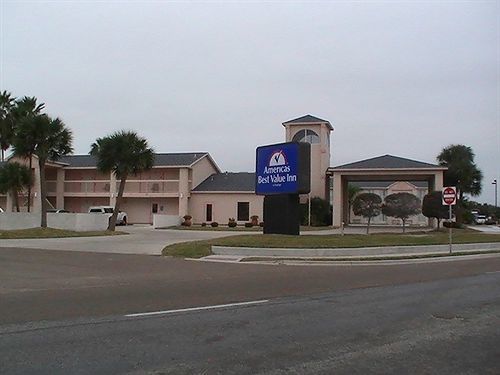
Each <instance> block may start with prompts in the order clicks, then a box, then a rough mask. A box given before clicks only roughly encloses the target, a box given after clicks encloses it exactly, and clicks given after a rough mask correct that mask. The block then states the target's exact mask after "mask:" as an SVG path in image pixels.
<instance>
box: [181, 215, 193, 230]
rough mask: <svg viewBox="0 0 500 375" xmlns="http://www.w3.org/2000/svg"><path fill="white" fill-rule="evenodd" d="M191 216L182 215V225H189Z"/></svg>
mask: <svg viewBox="0 0 500 375" xmlns="http://www.w3.org/2000/svg"><path fill="white" fill-rule="evenodd" d="M192 218H193V217H192V216H191V215H184V216H183V219H184V221H183V222H182V225H184V226H185V227H190V226H191V224H192V222H191V219H192Z"/></svg>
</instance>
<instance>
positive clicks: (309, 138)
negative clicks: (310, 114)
mask: <svg viewBox="0 0 500 375" xmlns="http://www.w3.org/2000/svg"><path fill="white" fill-rule="evenodd" d="M292 141H293V142H304V143H310V144H315V143H319V136H318V134H317V133H316V132H315V131H314V130H309V129H304V130H300V131H298V132H297V133H296V134H295V135H294V136H293V138H292Z"/></svg>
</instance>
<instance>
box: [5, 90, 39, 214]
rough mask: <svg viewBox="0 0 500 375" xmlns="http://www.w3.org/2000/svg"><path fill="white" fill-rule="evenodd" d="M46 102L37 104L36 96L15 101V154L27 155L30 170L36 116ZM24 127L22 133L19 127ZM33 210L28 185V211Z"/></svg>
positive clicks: (13, 113)
mask: <svg viewBox="0 0 500 375" xmlns="http://www.w3.org/2000/svg"><path fill="white" fill-rule="evenodd" d="M44 107H45V104H44V103H41V104H37V99H36V98H35V97H28V96H25V97H23V98H22V99H19V100H17V101H16V102H15V105H14V107H13V108H12V119H13V129H14V133H13V137H12V142H11V143H12V146H13V148H14V155H17V156H21V157H25V158H27V159H28V163H29V169H30V171H31V170H32V168H33V165H32V164H33V155H34V152H35V147H36V144H37V140H36V139H35V134H36V131H37V130H36V126H35V123H34V121H35V117H36V116H38V115H40V114H41V113H42V110H43V109H44ZM21 125H22V128H23V131H22V133H21V134H20V133H19V132H18V129H19V128H20V127H21ZM30 211H31V186H29V187H28V212H30Z"/></svg>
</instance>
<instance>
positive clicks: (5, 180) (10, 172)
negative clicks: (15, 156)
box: [0, 162, 33, 212]
mask: <svg viewBox="0 0 500 375" xmlns="http://www.w3.org/2000/svg"><path fill="white" fill-rule="evenodd" d="M31 185H33V178H32V175H31V171H30V170H29V169H28V167H26V166H24V165H21V164H19V163H15V162H13V163H6V164H5V165H4V166H3V167H2V168H0V193H2V194H7V193H8V192H10V193H11V194H12V196H13V198H14V205H15V206H16V210H17V212H20V209H19V192H21V191H23V190H24V189H26V188H28V187H29V186H31Z"/></svg>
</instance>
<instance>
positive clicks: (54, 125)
mask: <svg viewBox="0 0 500 375" xmlns="http://www.w3.org/2000/svg"><path fill="white" fill-rule="evenodd" d="M16 138H19V139H23V138H24V139H30V147H32V148H31V149H32V155H35V156H36V157H37V158H38V166H39V168H40V199H41V203H42V214H41V223H40V226H41V227H42V228H45V227H47V187H46V181H45V164H46V162H47V160H53V161H56V160H58V159H59V158H60V157H61V156H64V155H68V154H70V153H71V152H73V147H72V141H73V136H72V134H71V130H69V129H68V128H67V127H66V125H65V124H64V123H63V122H62V120H61V119H59V118H55V119H52V118H51V117H49V116H48V115H45V114H42V115H36V116H34V117H33V118H32V119H30V120H29V121H21V123H20V124H19V127H18V128H17V132H16ZM19 145H21V147H23V146H22V142H16V143H15V145H14V152H15V153H17V152H18V151H19V149H18V148H17V147H18V146H19Z"/></svg>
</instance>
